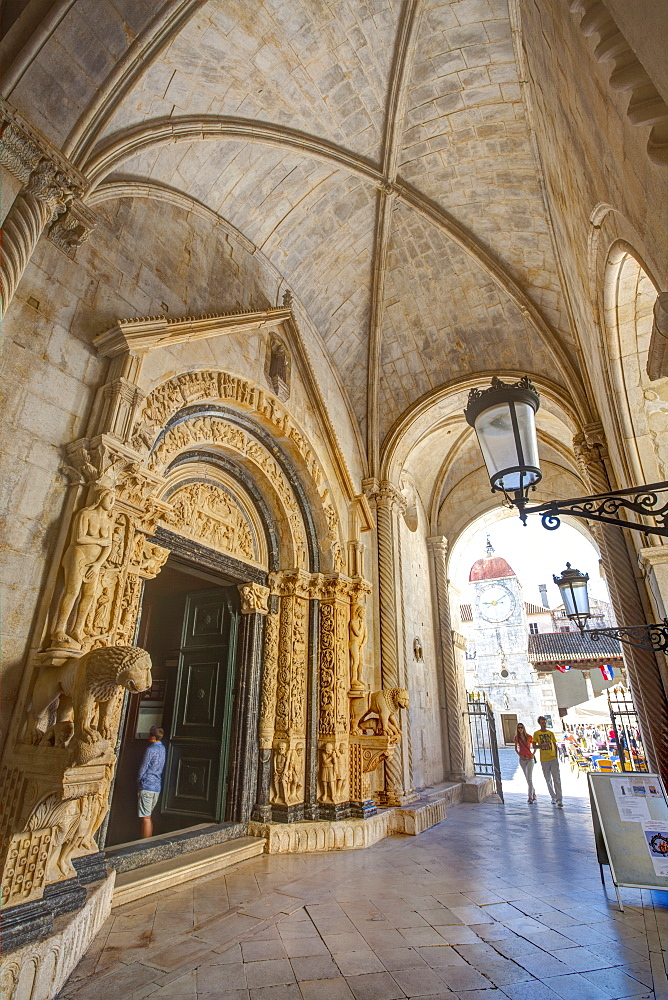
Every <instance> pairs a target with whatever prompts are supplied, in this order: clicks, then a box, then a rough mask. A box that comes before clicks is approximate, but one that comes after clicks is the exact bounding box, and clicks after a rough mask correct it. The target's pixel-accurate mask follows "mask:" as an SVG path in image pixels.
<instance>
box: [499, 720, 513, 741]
mask: <svg viewBox="0 0 668 1000" xmlns="http://www.w3.org/2000/svg"><path fill="white" fill-rule="evenodd" d="M501 725H502V726H503V742H504V743H513V742H514V741H515V733H516V732H517V716H516V715H502V716H501Z"/></svg>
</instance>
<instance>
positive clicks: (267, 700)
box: [253, 597, 279, 823]
mask: <svg viewBox="0 0 668 1000" xmlns="http://www.w3.org/2000/svg"><path fill="white" fill-rule="evenodd" d="M269 600H270V602H272V603H273V604H275V608H270V609H269V614H268V615H267V616H266V619H265V627H264V654H263V664H262V690H261V694H260V719H259V726H258V730H259V732H258V736H259V739H258V743H259V747H260V750H259V755H260V760H259V767H258V775H257V795H256V804H255V809H254V810H253V819H256V820H258V822H260V823H266V822H268V821H269V820H270V819H271V806H270V805H269V794H270V786H271V756H272V747H273V745H274V730H275V726H276V686H277V682H278V631H279V615H278V598H277V597H271V598H270V599H269Z"/></svg>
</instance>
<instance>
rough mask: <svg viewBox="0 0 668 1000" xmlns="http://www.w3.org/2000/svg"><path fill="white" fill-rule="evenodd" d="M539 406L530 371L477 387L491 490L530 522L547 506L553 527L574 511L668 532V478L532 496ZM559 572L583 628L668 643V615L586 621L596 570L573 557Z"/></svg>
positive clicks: (473, 394)
mask: <svg viewBox="0 0 668 1000" xmlns="http://www.w3.org/2000/svg"><path fill="white" fill-rule="evenodd" d="M539 406H540V397H539V395H538V393H537V392H536V389H535V388H534V386H533V385H532V383H531V380H530V378H529V376H528V375H524V376H523V377H522V378H521V379H520V380H519V382H514V383H508V382H502V381H501V379H499V378H496V377H495V378H493V379H492V384H491V385H490V386H489V388H488V389H471V391H470V393H469V399H468V405H467V407H466V410H465V411H464V415H465V416H466V420H467V422H468V423H469V424H470V425H471V427H473V429H474V430H475V432H476V436H477V438H478V443H479V445H480V450H481V451H482V455H483V458H484V459H485V465H486V466H487V472H488V473H489V481H490V484H491V487H492V492H495V493H497V492H498V493H503V495H504V498H505V502H506V504H507V505H508V506H512V507H517V509H518V510H519V512H520V518H521V520H522V523H523V524H526V521H527V514H540V515H541V518H542V522H543V527H545V528H547V529H548V530H550V531H553V530H554V529H555V528H558V527H559V525H560V524H561V517H562V516H563V515H564V514H568V515H570V516H571V517H579V518H583V519H585V520H587V521H603V522H604V523H605V524H614V525H618V526H619V527H623V528H633V529H635V530H636V531H643V532H647V533H649V534H655V535H664V536H668V500H666V499H665V498H664V497H663V496H662V494H665V493H666V492H668V482H664V483H652V484H651V485H650V486H634V487H633V488H632V489H630V490H613V491H612V492H610V493H599V494H597V495H596V496H591V497H577V498H575V499H573V500H548V502H547V503H540V504H530V502H529V498H528V494H529V490H534V489H535V488H536V486H537V484H538V483H539V482H540V480H541V478H542V473H541V471H540V464H539V461H538V438H537V435H536V411H537V410H538V408H539ZM620 510H631V511H634V512H635V513H636V514H641V515H648V516H650V517H652V518H654V519H655V520H656V521H657V522H658V524H656V525H652V526H648V525H646V524H640V523H639V522H637V521H626V520H623V519H622V518H619V517H617V516H616V514H617V512H618V511H620ZM553 579H554V582H555V583H556V585H557V586H558V587H559V590H560V592H561V597H562V600H563V602H564V608H565V611H566V616H567V617H568V618H569V619H570V620H571V621H574V622H576V623H577V626H578V628H579V629H580V632H582V633H583V634H584V633H585V632H586V633H587V635H588V636H589V637H590V638H591V639H593V640H596V639H600V637H601V636H603V635H608V636H613V637H614V638H616V639H619V641H620V642H625V643H627V644H628V645H630V646H637V647H639V648H640V649H653V650H657V651H662V652H666V651H668V618H667V619H664V622H663V623H662V624H652V625H632V626H627V627H622V628H597V629H588V628H587V622H588V621H589V619H590V618H591V611H590V608H589V593H588V590H587V583H588V582H589V576H588V575H587V574H586V573H581V572H580V571H579V570H577V569H571V564H570V563H566V569H565V570H564V571H563V573H562V574H561V576H560V577H557V576H555V577H554V578H553Z"/></svg>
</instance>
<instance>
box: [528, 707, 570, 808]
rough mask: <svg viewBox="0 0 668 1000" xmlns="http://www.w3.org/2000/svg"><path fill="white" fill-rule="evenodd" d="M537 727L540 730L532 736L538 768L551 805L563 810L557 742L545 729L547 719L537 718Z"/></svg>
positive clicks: (541, 716)
mask: <svg viewBox="0 0 668 1000" xmlns="http://www.w3.org/2000/svg"><path fill="white" fill-rule="evenodd" d="M538 725H539V726H540V729H537V730H536V732H535V733H534V734H533V743H534V747H535V748H536V750H540V766H541V768H542V770H543V777H544V778H545V784H546V785H547V790H548V792H549V793H550V798H551V799H552V805H553V806H557V808H559V809H563V807H564V805H563V802H562V800H561V774H560V772H559V761H558V760H557V740H556V737H555V735H554V733H553V732H552V730H551V729H548V728H547V719H546V718H545V716H544V715H539V716H538Z"/></svg>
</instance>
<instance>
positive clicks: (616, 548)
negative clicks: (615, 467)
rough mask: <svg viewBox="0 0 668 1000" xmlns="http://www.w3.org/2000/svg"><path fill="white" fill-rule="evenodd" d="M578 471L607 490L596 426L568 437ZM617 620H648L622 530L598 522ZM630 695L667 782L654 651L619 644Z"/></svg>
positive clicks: (667, 711)
mask: <svg viewBox="0 0 668 1000" xmlns="http://www.w3.org/2000/svg"><path fill="white" fill-rule="evenodd" d="M573 445H574V449H575V455H576V458H577V460H578V464H579V466H580V470H581V472H582V474H583V477H584V478H585V481H586V482H587V484H588V486H589V488H590V489H591V492H592V493H606V492H608V491H609V490H610V489H611V488H613V487H612V486H611V483H610V479H609V476H608V472H607V468H606V464H605V458H606V454H607V451H606V445H605V439H604V436H603V431H602V428H601V426H600V425H598V424H597V425H592V426H591V427H588V428H585V431H584V433H582V434H578V435H576V437H575V438H574V439H573ZM597 537H598V538H599V540H600V544H601V554H602V557H603V565H604V567H605V576H606V582H607V584H608V587H609V589H610V597H611V600H612V606H613V608H614V611H615V618H616V620H617V623H618V624H619V625H620V626H621V625H639V624H641V623H642V622H644V621H646V620H647V616H646V614H645V609H644V607H643V602H642V599H641V595H640V591H639V587H638V580H637V579H636V575H635V573H634V570H633V563H632V561H631V556H630V554H629V550H628V546H627V542H626V539H625V537H624V534H623V529H621V528H616V527H614V526H612V525H610V526H608V525H601V526H600V529H599V530H598V531H597ZM624 657H625V660H626V663H627V666H628V672H629V680H630V682H631V690H632V691H633V698H634V701H635V704H636V708H637V710H638V716H639V718H640V724H641V728H642V733H643V741H644V743H645V749H646V751H647V756H648V763H649V765H650V767H651V768H653V769H658V770H659V771H660V772H661V774H662V776H663V778H664V781H666V780H668V701H667V699H666V691H665V688H664V685H663V681H662V678H661V672H660V669H659V664H658V662H657V658H656V655H655V654H654V653H653V652H652V651H651V650H648V649H637V648H635V647H634V646H624Z"/></svg>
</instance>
